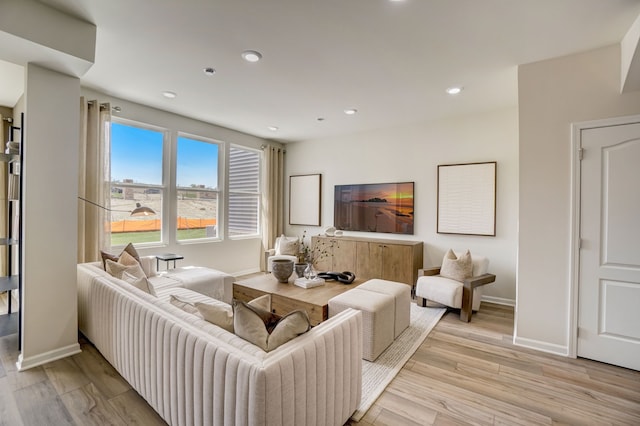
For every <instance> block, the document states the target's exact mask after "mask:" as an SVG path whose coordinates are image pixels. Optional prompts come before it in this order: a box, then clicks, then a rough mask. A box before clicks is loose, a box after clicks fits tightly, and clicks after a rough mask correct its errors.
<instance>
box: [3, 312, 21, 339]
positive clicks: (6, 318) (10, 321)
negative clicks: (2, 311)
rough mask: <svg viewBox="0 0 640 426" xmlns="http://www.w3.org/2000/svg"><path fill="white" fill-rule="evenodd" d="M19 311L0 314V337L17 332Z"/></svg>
mask: <svg viewBox="0 0 640 426" xmlns="http://www.w3.org/2000/svg"><path fill="white" fill-rule="evenodd" d="M19 318H20V312H14V313H12V314H6V315H0V337H3V336H9V335H11V334H16V333H17V332H18V319H19Z"/></svg>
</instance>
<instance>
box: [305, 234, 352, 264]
mask: <svg viewBox="0 0 640 426" xmlns="http://www.w3.org/2000/svg"><path fill="white" fill-rule="evenodd" d="M311 241H312V245H313V247H314V249H315V252H316V253H321V254H320V255H319V256H318V257H319V260H317V261H316V262H315V264H314V267H315V268H316V270H318V271H335V272H343V271H350V272H354V271H355V270H356V242H355V241H351V240H342V239H339V238H327V237H320V236H318V237H313V238H312V239H311Z"/></svg>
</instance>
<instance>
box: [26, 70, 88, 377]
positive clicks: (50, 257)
mask: <svg viewBox="0 0 640 426" xmlns="http://www.w3.org/2000/svg"><path fill="white" fill-rule="evenodd" d="M25 81H26V85H25V95H24V98H25V110H26V113H25V128H24V130H23V131H24V139H25V140H24V146H23V148H22V149H23V156H24V162H23V164H22V169H21V173H22V179H23V187H22V195H23V197H22V205H23V206H24V209H23V212H22V217H23V227H22V238H21V250H22V259H23V261H22V262H23V265H22V280H23V294H22V306H21V315H22V321H23V323H22V330H23V334H22V353H21V355H20V357H19V360H18V368H19V369H26V368H30V367H32V366H35V365H39V364H41V363H42V362H46V361H51V360H53V359H57V358H60V357H63V356H67V355H71V354H73V353H77V352H79V351H80V347H79V345H78V318H77V306H76V303H77V297H76V253H77V248H76V246H77V237H76V235H77V209H76V208H75V205H76V195H77V192H78V191H77V188H78V146H79V133H78V129H79V125H80V113H79V106H78V98H79V96H80V80H79V79H78V78H76V77H71V76H68V75H65V74H61V73H58V72H55V71H51V70H48V69H46V68H41V67H39V66H36V65H33V64H28V65H27V67H26V78H25Z"/></svg>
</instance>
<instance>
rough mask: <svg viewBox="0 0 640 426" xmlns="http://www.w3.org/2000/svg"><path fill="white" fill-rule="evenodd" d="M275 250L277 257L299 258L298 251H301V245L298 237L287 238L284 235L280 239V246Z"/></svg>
mask: <svg viewBox="0 0 640 426" xmlns="http://www.w3.org/2000/svg"><path fill="white" fill-rule="evenodd" d="M275 249H276V256H282V255H288V256H297V255H298V251H299V250H300V243H299V241H298V238H297V237H285V236H284V235H281V236H280V237H279V238H278V244H277V245H276V247H275Z"/></svg>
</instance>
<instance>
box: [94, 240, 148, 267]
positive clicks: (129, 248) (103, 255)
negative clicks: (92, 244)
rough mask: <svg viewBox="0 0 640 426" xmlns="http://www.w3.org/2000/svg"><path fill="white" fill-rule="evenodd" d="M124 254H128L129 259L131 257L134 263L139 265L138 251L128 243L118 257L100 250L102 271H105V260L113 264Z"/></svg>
mask: <svg viewBox="0 0 640 426" xmlns="http://www.w3.org/2000/svg"><path fill="white" fill-rule="evenodd" d="M124 253H127V254H129V255H130V256H131V257H133V258H134V259H135V260H136V262H138V263H140V255H139V254H138V251H137V250H136V248H135V247H134V246H133V244H131V243H129V244H127V246H126V247H125V248H124V250H122V253H120V256H115V255H113V254H109V253H107V252H105V251H102V250H100V257H101V258H102V267H103V268H104V270H105V271H106V270H107V259H109V260H113V261H114V262H118V261H119V260H120V258H121V257H122V255H123V254H124Z"/></svg>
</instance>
